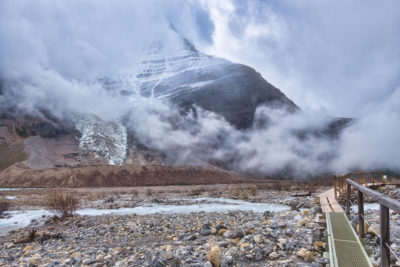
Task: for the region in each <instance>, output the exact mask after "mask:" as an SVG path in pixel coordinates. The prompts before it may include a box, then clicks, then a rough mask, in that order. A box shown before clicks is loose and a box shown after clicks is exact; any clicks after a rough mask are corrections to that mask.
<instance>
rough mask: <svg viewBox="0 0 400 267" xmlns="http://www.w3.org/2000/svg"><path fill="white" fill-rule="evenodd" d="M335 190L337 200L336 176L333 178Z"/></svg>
mask: <svg viewBox="0 0 400 267" xmlns="http://www.w3.org/2000/svg"><path fill="white" fill-rule="evenodd" d="M333 189H334V191H335V199H337V188H336V175H334V176H333Z"/></svg>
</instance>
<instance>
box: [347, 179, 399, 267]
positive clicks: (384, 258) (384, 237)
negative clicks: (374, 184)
mask: <svg viewBox="0 0 400 267" xmlns="http://www.w3.org/2000/svg"><path fill="white" fill-rule="evenodd" d="M346 183H347V196H346V214H350V202H351V200H350V193H351V186H354V187H355V188H356V189H357V191H358V229H359V230H358V235H359V236H360V237H364V220H365V217H364V194H366V195H368V196H370V197H372V198H373V199H374V200H375V201H377V202H378V203H379V204H380V240H381V242H380V246H381V267H389V266H390V253H393V254H394V252H393V251H392V249H391V247H390V218H389V216H390V213H389V209H392V210H395V211H397V212H400V201H398V200H395V199H393V198H390V197H388V196H387V195H385V194H382V193H379V192H377V191H375V190H372V189H369V188H367V187H365V186H362V185H360V184H359V183H357V182H354V181H353V180H351V179H346ZM367 223H368V221H367ZM394 256H395V257H396V258H397V256H396V254H394Z"/></svg>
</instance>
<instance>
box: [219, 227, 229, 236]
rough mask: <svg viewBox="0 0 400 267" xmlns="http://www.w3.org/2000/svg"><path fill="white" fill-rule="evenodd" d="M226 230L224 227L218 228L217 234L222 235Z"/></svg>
mask: <svg viewBox="0 0 400 267" xmlns="http://www.w3.org/2000/svg"><path fill="white" fill-rule="evenodd" d="M226 231H227V230H226V229H225V228H222V229H219V230H218V234H219V235H224V233H225V232H226Z"/></svg>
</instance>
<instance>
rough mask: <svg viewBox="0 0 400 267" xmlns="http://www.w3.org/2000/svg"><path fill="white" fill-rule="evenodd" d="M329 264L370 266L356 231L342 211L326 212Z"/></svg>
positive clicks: (350, 266)
mask: <svg viewBox="0 0 400 267" xmlns="http://www.w3.org/2000/svg"><path fill="white" fill-rule="evenodd" d="M326 222H327V227H328V239H329V254H330V260H331V266H339V267H354V266H358V267H364V266H365V267H372V264H371V262H370V260H369V259H368V255H367V253H366V252H365V250H364V248H363V246H362V244H361V242H360V240H359V239H358V237H357V234H356V232H355V231H354V229H353V227H352V226H351V224H350V222H349V220H348V219H347V218H346V215H345V214H344V213H343V212H327V213H326Z"/></svg>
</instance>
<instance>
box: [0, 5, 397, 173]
mask: <svg viewBox="0 0 400 267" xmlns="http://www.w3.org/2000/svg"><path fill="white" fill-rule="evenodd" d="M289 3H290V4H289ZM396 7H398V4H397V2H394V1H388V2H385V3H377V2H372V1H367V2H364V1H363V2H361V1H356V2H351V3H350V2H345V1H336V2H334V3H333V2H332V3H321V2H318V1H311V0H310V1H303V2H302V3H301V4H299V3H292V2H289V1H279V2H273V1H246V2H243V1H229V0H221V1H184V0H174V1H162V0H153V1H122V0H116V1H112V2H109V1H103V0H97V1H94V0H88V1H77V0H69V1H44V0H38V1H34V2H33V1H24V0H22V1H12V0H3V1H1V2H0V58H1V61H0V80H1V82H2V83H1V86H2V87H1V88H2V90H1V91H2V94H1V95H0V104H1V106H0V109H2V110H8V109H13V110H16V111H17V112H22V113H25V114H30V115H36V116H40V115H41V113H42V111H43V110H45V111H49V110H50V111H51V112H52V113H53V115H54V116H56V117H58V118H65V117H68V116H79V115H83V114H93V115H96V116H98V117H100V118H102V119H103V120H105V121H120V120H122V121H124V123H125V126H126V127H128V128H129V129H130V131H131V132H133V133H134V134H135V137H136V138H138V140H140V141H141V142H142V143H143V144H145V145H146V146H148V147H150V148H154V149H157V150H159V151H161V152H162V153H163V154H164V155H165V156H166V159H167V161H168V163H170V164H180V165H181V164H207V163H212V164H220V165H223V166H228V167H232V168H234V169H235V170H238V171H242V172H246V173H253V174H254V173H255V174H261V175H274V174H277V173H278V174H279V173H283V172H287V173H289V172H290V173H291V174H293V175H294V176H296V177H305V176H307V175H312V174H316V173H321V172H327V171H347V170H350V169H353V168H365V169H373V168H392V169H396V170H399V169H400V165H399V163H398V162H397V161H396V160H395V159H396V158H399V154H398V153H399V152H398V151H397V150H396V148H397V147H399V141H398V138H397V136H400V131H399V130H400V125H399V121H400V120H399V117H400V116H399V114H400V111H399V109H398V107H397V105H396V104H397V103H399V101H400V99H399V95H400V93H399V89H398V88H399V87H398V86H399V84H400V82H399V76H398V73H399V70H400V63H399V61H398V58H399V53H400V52H399V51H400V50H399V49H400V46H399V40H400V38H399V36H400V34H399V27H397V25H399V20H400V16H399V15H400V14H399V12H400V9H399V8H396ZM339 18H340V19H339ZM171 26H172V27H173V28H174V29H175V30H172V27H171ZM183 37H185V38H188V39H189V40H190V41H192V42H193V43H194V44H195V45H196V47H197V48H199V49H200V50H201V51H207V52H209V53H211V54H214V55H216V56H218V57H223V58H227V59H230V60H232V61H234V62H241V63H245V64H247V65H250V66H252V67H255V68H256V69H257V70H258V71H261V73H262V74H263V76H264V77H265V78H267V80H269V81H270V82H271V83H272V84H274V85H275V86H278V87H279V88H281V89H282V90H283V91H284V92H285V93H287V94H288V95H289V97H291V98H293V99H294V100H295V101H296V103H297V104H299V105H300V106H301V107H302V108H303V112H301V113H297V114H289V113H287V112H286V111H284V110H276V109H271V108H268V107H259V108H258V109H257V111H256V120H255V125H254V127H253V128H251V129H248V130H245V131H239V130H237V129H235V128H234V127H232V126H231V125H230V124H229V123H227V122H226V121H225V120H224V119H223V118H222V117H220V116H218V115H217V114H214V113H211V112H209V111H206V110H202V109H200V108H198V107H194V108H193V110H192V111H190V112H186V113H185V112H182V111H181V110H179V109H178V108H177V107H176V106H173V105H171V104H169V103H165V102H162V101H160V100H156V99H153V98H143V97H141V96H135V95H131V96H126V95H120V94H116V93H115V92H113V91H112V90H110V89H107V88H105V87H104V84H102V82H100V81H99V78H104V77H118V75H119V74H121V73H122V74H126V73H128V74H130V75H135V74H137V73H138V72H139V71H141V70H140V69H138V68H140V64H139V65H138V64H137V63H138V62H141V61H142V60H143V59H145V58H146V57H149V51H148V47H149V46H151V45H154V44H155V43H157V42H162V44H163V45H164V47H163V53H165V55H168V54H171V53H172V54H173V53H174V51H176V49H177V48H178V49H179V47H180V45H181V44H182V38H183ZM138 66H139V67H138ZM396 88H397V89H396ZM315 111H318V112H315ZM328 113H331V114H333V115H341V116H346V117H348V116H354V115H356V116H357V117H359V119H358V120H356V121H355V122H354V123H353V124H352V125H351V126H350V127H349V128H347V129H346V130H345V131H344V132H343V134H342V135H341V136H335V137H333V136H330V135H329V134H326V133H325V131H326V129H327V128H329V127H330V124H331V123H332V122H333V121H334V119H333V118H332V116H328V115H327V114H328ZM371 151H373V153H371Z"/></svg>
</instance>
